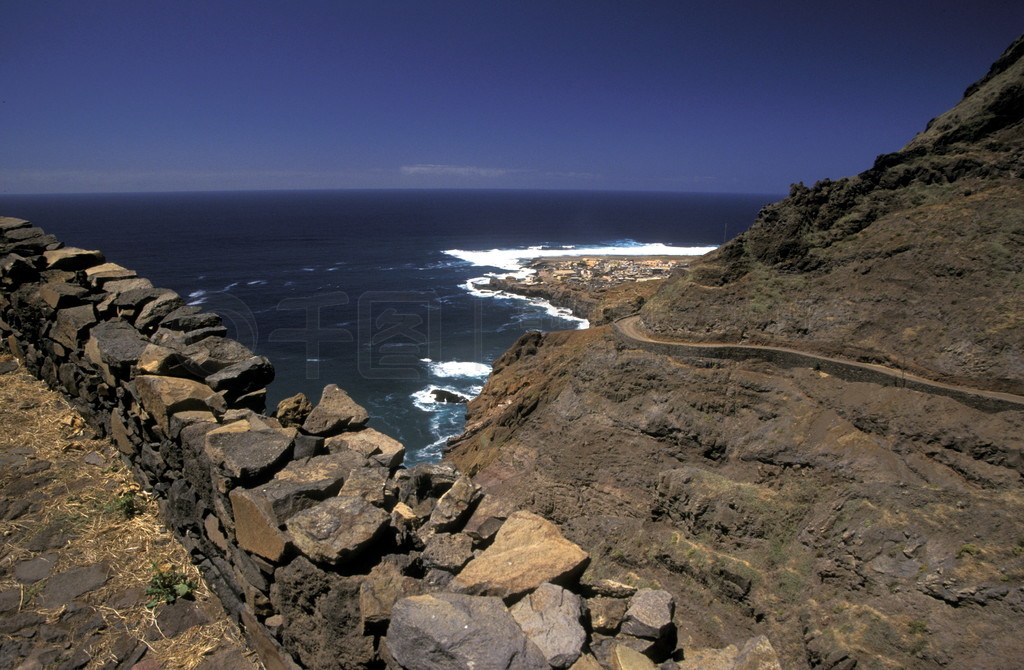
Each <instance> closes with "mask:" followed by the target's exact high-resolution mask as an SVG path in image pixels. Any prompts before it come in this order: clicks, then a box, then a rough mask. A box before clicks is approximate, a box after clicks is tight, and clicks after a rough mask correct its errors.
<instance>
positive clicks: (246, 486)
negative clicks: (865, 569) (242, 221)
mask: <svg viewBox="0 0 1024 670" xmlns="http://www.w3.org/2000/svg"><path fill="white" fill-rule="evenodd" d="M0 288H2V290H0V335H2V337H3V347H4V348H5V349H6V350H8V351H9V352H10V353H11V354H12V355H13V356H14V357H15V358H16V359H17V360H18V362H19V365H20V366H21V367H23V368H24V369H25V370H27V371H29V372H30V373H32V374H33V375H36V376H38V377H39V378H40V379H42V380H43V381H45V382H46V383H47V384H48V385H49V386H50V387H52V388H53V389H55V390H58V391H60V392H61V393H62V394H64V396H65V397H66V398H67V399H68V401H69V402H70V403H71V404H72V405H73V406H74V407H75V408H76V409H77V410H78V411H79V412H80V413H81V414H82V416H83V417H84V418H85V420H86V421H87V422H88V423H89V426H90V428H91V430H92V431H93V432H94V433H95V434H96V435H97V436H104V435H106V436H109V437H110V439H111V440H112V441H113V443H114V444H115V445H116V447H117V451H118V453H119V456H120V458H122V459H123V460H124V462H125V465H126V466H127V468H128V469H129V470H130V472H131V473H132V474H133V475H134V477H135V478H136V480H137V481H138V482H139V485H140V486H141V487H142V488H143V489H144V490H145V491H146V492H147V494H148V495H151V496H152V497H153V499H154V500H156V502H157V504H158V506H159V509H160V511H161V515H162V517H163V518H164V520H165V522H166V523H167V525H168V527H169V528H170V529H171V530H172V531H173V532H174V533H175V535H176V537H177V538H178V540H179V541H180V542H181V544H182V545H183V547H184V548H185V550H186V551H187V552H188V553H189V555H190V556H191V559H192V561H193V562H194V563H195V564H196V565H198V567H199V569H200V571H201V572H202V574H203V576H204V579H205V581H206V583H207V584H208V585H209V587H210V588H211V589H212V590H213V591H214V592H215V593H216V595H217V596H218V598H219V599H220V600H221V602H222V603H223V604H224V607H225V609H226V610H227V612H228V613H229V614H230V616H231V617H232V619H233V620H234V621H235V622H237V623H238V624H239V626H240V628H241V629H242V631H243V633H244V635H245V637H246V639H247V641H248V643H249V645H250V646H251V648H252V649H253V650H254V651H255V652H256V653H257V654H258V656H259V658H260V661H261V662H262V663H263V665H264V666H265V667H266V668H269V669H272V670H279V669H282V670H286V669H289V668H339V667H340V668H383V667H388V668H394V669H398V668H405V669H406V670H446V669H451V670H455V669H456V668H463V667H467V666H468V667H479V668H490V667H494V668H521V669H524V670H525V669H533V668H537V669H546V668H567V667H572V668H576V669H577V670H585V669H594V670H597V669H599V668H606V669H611V668H618V669H623V668H637V669H639V670H644V669H646V670H653V668H655V667H657V666H656V664H661V665H662V667H663V668H696V667H703V666H700V665H694V664H693V663H694V660H693V659H703V660H702V661H701V662H714V663H717V664H718V665H717V666H716V667H722V668H737V669H739V668H744V669H747V668H755V667H756V668H766V669H771V668H779V667H780V666H779V663H778V660H777V658H776V654H775V651H774V649H773V646H772V644H771V642H770V641H769V639H768V638H766V637H764V636H763V635H760V634H757V633H755V634H751V635H746V636H743V637H737V638H736V639H735V644H729V643H728V642H725V643H723V644H721V645H718V646H717V647H715V646H711V645H707V644H698V643H696V642H695V641H693V640H691V639H690V638H689V637H687V636H685V635H682V634H681V632H680V631H681V628H680V626H681V625H682V624H681V622H680V619H679V617H678V615H677V606H678V597H677V596H676V595H675V594H673V593H672V592H671V591H669V590H666V589H664V588H662V587H661V586H660V585H659V584H657V583H655V582H651V581H647V580H643V579H640V578H639V577H638V576H635V575H628V574H627V575H621V576H620V578H619V579H614V580H613V579H609V578H608V577H607V576H606V575H603V574H601V573H600V572H599V571H594V570H593V569H592V560H591V554H590V552H589V551H587V550H586V549H584V548H583V547H582V546H581V545H579V544H578V543H576V542H573V541H571V540H570V539H568V538H567V537H566V535H565V533H564V532H563V531H562V530H561V529H560V528H559V527H558V526H557V525H556V524H555V523H553V522H552V521H551V520H550V519H548V518H546V517H545V515H544V514H538V513H536V512H533V511H530V510H528V509H525V508H524V507H522V506H519V505H516V504H513V503H512V502H511V500H510V499H508V498H505V497H503V496H500V495H496V494H494V493H487V492H485V491H484V490H483V487H482V486H481V485H480V484H479V483H477V482H476V481H475V480H474V479H473V478H472V477H471V476H469V475H468V474H466V473H463V472H461V471H460V470H459V469H458V468H457V467H456V466H454V465H453V464H451V463H440V464H431V465H427V464H420V465H417V466H415V467H412V468H409V469H407V468H405V467H403V466H402V458H403V455H404V448H403V446H402V445H401V444H400V443H398V442H396V441H395V440H393V439H391V438H389V437H387V436H385V435H383V434H381V433H379V432H377V431H375V430H373V429H372V428H368V427H367V426H366V424H367V421H368V419H369V416H368V414H367V413H366V411H365V410H364V409H363V408H362V407H360V406H359V405H357V404H356V403H355V402H353V401H352V399H351V398H350V397H349V396H348V395H347V394H346V393H345V391H344V390H342V389H341V388H339V387H337V386H336V385H333V384H332V385H328V386H327V387H325V389H324V391H323V394H322V396H321V398H320V399H319V402H318V403H316V404H315V405H314V404H313V403H311V402H309V401H308V400H307V399H306V398H305V397H303V396H301V395H299V396H295V397H293V398H289V399H287V400H285V401H282V403H280V404H279V406H278V408H277V410H276V411H275V412H273V413H267V412H266V411H265V407H264V403H265V397H266V385H267V383H269V381H270V380H271V379H273V374H274V371H273V367H272V365H271V364H270V362H269V361H267V360H266V359H265V358H263V357H261V356H256V355H254V354H253V353H252V352H251V351H249V350H247V349H246V348H245V347H243V346H242V345H240V344H239V343H237V342H235V341H233V340H230V339H227V338H226V337H225V333H226V329H225V327H224V326H223V324H222V323H221V321H220V319H219V317H217V316H216V315H215V314H211V313H203V312H201V311H200V309H199V308H197V307H191V306H187V305H185V303H184V301H183V300H182V299H181V297H180V296H178V295H177V294H175V293H174V292H173V291H169V290H167V289H161V288H158V287H154V286H153V285H152V284H151V283H150V282H149V281H148V280H146V279H145V278H141V277H138V276H137V275H136V274H135V272H133V271H131V270H129V269H126V268H124V267H121V266H119V265H117V264H114V263H109V262H107V261H106V259H105V258H104V256H103V254H102V253H101V252H99V251H95V250H85V249H77V248H73V247H66V246H64V245H63V244H62V243H61V242H60V241H59V240H57V239H56V238H54V237H53V236H52V235H47V234H46V233H45V232H44V231H43V230H42V229H40V228H38V227H36V226H34V225H32V224H31V223H29V222H28V221H24V220H21V219H14V218H0ZM449 400H450V401H458V400H459V399H458V398H452V399H449ZM6 502H7V503H10V502H11V501H6ZM8 507H10V505H9V504H8ZM4 565H5V567H4V569H10V566H9V565H8V564H7V563H5V564H4ZM67 577H68V576H67V575H63V574H62V573H61V574H56V575H54V576H53V579H60V578H67ZM38 586H39V589H38V591H33V592H32V593H30V594H29V595H28V600H24V598H25V596H24V594H20V592H19V591H18V590H14V591H11V592H5V593H4V602H5V603H8V604H11V603H14V602H15V601H17V602H18V603H20V604H21V605H24V606H34V604H35V603H34V600H33V598H35V595H34V593H37V592H38V593H42V594H46V593H48V592H49V591H48V590H47V588H46V581H45V578H44V580H42V581H40V583H39V584H38ZM66 615H69V613H63V614H62V613H58V614H56V615H54V616H57V617H58V619H57V621H62V620H63V617H64V616H66ZM18 621H19V622H20V623H19V624H18V628H17V631H18V635H19V636H21V637H25V636H27V637H31V636H33V635H36V634H42V633H41V632H40V631H42V629H41V628H40V629H39V630H37V628H36V626H35V624H34V623H32V621H36V620H32V621H28V620H25V619H24V617H22V618H20V619H18ZM36 623H40V624H41V621H36ZM47 630H49V629H47ZM43 632H45V631H43ZM729 642H733V641H731V640H730V641H729ZM0 644H2V645H7V642H6V641H0ZM4 649H5V650H7V651H10V652H11V654H14V653H15V652H13V651H11V649H13V647H11V648H10V649H8V647H7V646H5V647H4ZM19 649H20V647H19ZM5 653H6V652H5ZM11 657H12V658H14V657H15V656H11ZM68 667H71V666H68ZM76 667H77V666H76Z"/></svg>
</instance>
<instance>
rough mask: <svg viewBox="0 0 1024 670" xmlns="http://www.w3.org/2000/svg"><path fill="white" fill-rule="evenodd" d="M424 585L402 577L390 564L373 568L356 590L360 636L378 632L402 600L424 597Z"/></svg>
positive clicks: (387, 562) (394, 566)
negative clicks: (361, 633) (360, 616)
mask: <svg viewBox="0 0 1024 670" xmlns="http://www.w3.org/2000/svg"><path fill="white" fill-rule="evenodd" d="M423 588H424V586H423V582H421V581H420V580H418V579H413V578H412V577H408V576H406V575H403V574H402V572H401V570H399V569H398V566H397V565H395V564H394V563H393V562H391V561H383V562H381V563H378V564H377V565H375V566H373V569H372V570H370V574H369V575H367V577H366V581H364V582H363V583H362V585H361V586H360V587H359V612H360V614H361V615H362V618H363V633H365V634H369V633H372V632H373V631H375V630H380V629H382V628H383V627H384V626H386V624H387V623H388V622H389V621H390V620H391V610H392V609H393V608H394V606H395V603H396V602H397V601H399V600H401V599H402V598H408V597H409V596H418V595H420V594H421V593H423Z"/></svg>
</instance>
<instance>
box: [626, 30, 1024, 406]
mask: <svg viewBox="0 0 1024 670" xmlns="http://www.w3.org/2000/svg"><path fill="white" fill-rule="evenodd" d="M1022 119H1024V40H1018V41H1017V42H1016V43H1015V44H1014V45H1012V46H1011V48H1010V49H1008V50H1007V52H1006V53H1005V54H1004V56H1003V57H1002V58H1000V60H999V61H997V63H996V64H995V65H993V67H992V71H991V72H990V73H989V75H987V76H986V77H985V78H983V79H982V80H981V81H979V82H978V83H977V84H975V85H973V86H971V87H970V88H969V89H968V91H967V96H966V97H965V98H964V100H962V101H961V102H960V103H959V104H958V105H957V106H956V107H955V108H954V109H952V110H951V111H949V112H947V113H945V114H943V115H941V116H939V117H938V118H936V119H934V120H933V121H932V122H931V123H929V125H928V128H927V129H926V130H925V131H923V132H922V133H920V134H919V135H918V136H917V137H916V138H914V140H913V141H911V142H910V143H909V144H908V145H907V146H906V147H904V148H903V149H902V150H901V151H898V152H896V153H892V154H886V155H882V156H879V157H878V159H877V160H876V161H875V165H874V167H872V168H871V169H870V170H868V171H866V172H864V173H861V174H860V175H857V176H855V177H850V178H847V179H840V180H838V181H829V180H824V181H822V182H819V183H817V184H815V185H814V187H813V188H807V187H805V186H803V185H802V184H797V185H794V186H793V188H792V190H791V193H790V196H789V197H788V198H786V199H785V200H782V201H781V202H778V203H775V204H773V205H769V206H767V207H765V208H764V209H763V210H762V211H761V213H760V214H759V216H758V219H757V221H756V222H755V223H754V225H753V226H752V227H751V228H750V230H749V231H748V232H747V233H745V234H743V235H740V236H739V237H737V238H736V239H734V240H733V241H731V242H730V243H728V244H727V245H725V246H723V247H722V248H721V249H719V250H718V251H717V252H715V253H713V254H711V255H710V256H709V257H707V258H706V259H705V260H704V261H703V262H702V263H698V264H696V265H695V267H694V269H693V271H692V272H691V273H689V274H685V275H680V276H677V277H675V278H674V279H673V280H671V281H670V282H667V284H666V285H665V286H664V288H663V289H662V291H661V292H660V293H659V295H657V296H655V297H654V298H652V299H651V300H650V301H648V303H647V305H646V307H645V309H644V324H645V326H646V327H647V328H648V329H649V330H651V331H653V332H658V333H663V334H671V335H674V336H677V337H679V338H681V339H688V340H723V341H738V340H745V341H750V342H762V343H768V342H799V343H801V344H803V345H804V346H808V347H811V348H813V349H818V350H822V351H845V352H846V353H847V354H848V355H852V356H855V357H864V358H876V359H881V360H889V361H892V362H897V363H900V364H901V365H902V364H906V365H910V366H917V367H918V368H919V369H921V370H922V371H924V372H926V373H929V374H931V375H932V376H935V377H946V378H950V379H962V380H969V381H970V383H972V384H975V385H982V386H988V387H991V388H1002V389H1005V390H1013V389H1016V392H1018V393H1019V392H1021V391H1022V390H1024V356H1022V354H1021V350H1022V347H1021V344H1022V337H1021V330H1022V328H1024V280H1022V277H1024V272H1022V271H1024V261H1022V254H1021V251H1022V248H1024V182H1022V178H1024V121H1022Z"/></svg>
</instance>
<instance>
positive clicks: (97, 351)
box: [85, 319, 149, 386]
mask: <svg viewBox="0 0 1024 670" xmlns="http://www.w3.org/2000/svg"><path fill="white" fill-rule="evenodd" d="M148 345H149V342H147V341H146V338H144V337H143V336H142V334H141V333H139V331H137V330H135V328H133V327H132V326H131V324H129V323H126V322H124V321H121V320H119V319H117V320H113V321H103V322H101V323H99V324H97V325H96V326H95V327H93V329H92V330H91V331H89V341H88V342H87V343H86V345H85V354H86V356H87V357H88V358H89V360H91V361H92V362H93V363H94V364H95V365H96V367H98V368H100V369H101V370H103V371H104V373H105V374H106V375H108V376H123V378H125V379H127V377H128V369H129V368H130V367H131V366H132V365H134V364H135V363H136V362H137V361H138V360H139V356H140V355H142V352H143V351H144V350H145V349H146V347H147V346H148ZM107 383H108V384H110V385H111V386H113V383H112V382H111V379H107Z"/></svg>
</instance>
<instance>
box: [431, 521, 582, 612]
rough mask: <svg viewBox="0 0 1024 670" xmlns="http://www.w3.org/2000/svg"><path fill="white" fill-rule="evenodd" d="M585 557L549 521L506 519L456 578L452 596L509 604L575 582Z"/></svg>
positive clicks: (577, 547)
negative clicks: (543, 589)
mask: <svg viewBox="0 0 1024 670" xmlns="http://www.w3.org/2000/svg"><path fill="white" fill-rule="evenodd" d="M589 560H590V557H589V556H588V555H587V553H586V552H585V551H583V550H582V549H580V548H579V546H577V545H576V544H573V543H572V542H570V541H569V540H567V539H565V538H564V537H563V536H562V534H561V532H559V530H558V527H557V526H555V524H553V523H551V522H550V521H548V520H546V519H544V518H542V517H540V516H537V515H536V514H533V513H532V512H527V511H518V512H515V513H514V514H512V515H510V516H509V518H508V520H507V521H505V523H504V525H503V526H502V527H501V530H499V531H498V534H497V535H496V536H495V538H494V543H493V544H492V545H491V546H490V547H488V548H487V549H485V550H484V551H483V552H482V553H481V554H480V555H479V556H477V557H476V558H474V559H473V560H472V561H470V562H469V564H468V565H467V566H466V567H465V568H463V570H462V572H460V573H459V574H458V575H456V576H455V579H453V580H452V582H451V584H450V585H449V588H451V590H452V591H456V592H462V593H473V594H482V595H497V596H501V597H502V598H514V597H516V596H519V595H522V594H524V593H527V592H529V591H532V590H534V589H536V588H537V587H538V586H540V585H541V584H543V583H544V582H555V583H565V582H568V581H571V580H572V579H573V578H575V577H577V576H578V575H579V574H580V573H581V572H582V571H583V569H584V568H585V567H586V565H587V562H588V561H589Z"/></svg>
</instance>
